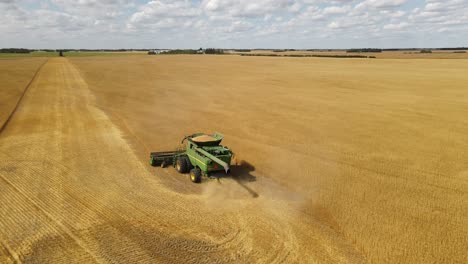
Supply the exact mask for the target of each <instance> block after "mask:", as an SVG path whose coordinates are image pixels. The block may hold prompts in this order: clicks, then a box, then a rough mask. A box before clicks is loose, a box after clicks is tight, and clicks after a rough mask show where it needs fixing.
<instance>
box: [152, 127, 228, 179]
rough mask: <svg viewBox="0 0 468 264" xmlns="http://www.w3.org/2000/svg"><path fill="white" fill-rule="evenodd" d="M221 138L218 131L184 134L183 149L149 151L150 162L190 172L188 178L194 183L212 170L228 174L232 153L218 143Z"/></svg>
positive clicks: (153, 164)
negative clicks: (210, 133) (208, 133)
mask: <svg viewBox="0 0 468 264" xmlns="http://www.w3.org/2000/svg"><path fill="white" fill-rule="evenodd" d="M223 138H224V136H223V135H221V134H219V133H215V134H213V135H207V134H204V133H196V134H193V135H190V136H186V137H184V139H182V142H181V144H183V143H184V141H187V143H186V145H185V149H180V150H176V151H164V152H151V154H150V164H151V166H161V167H163V168H164V167H165V166H167V165H172V166H173V167H175V168H176V170H177V171H178V172H180V173H187V172H190V180H191V181H192V182H194V183H200V182H201V177H202V176H209V174H210V173H212V172H216V171H224V172H225V173H226V174H228V173H229V169H230V164H231V158H232V156H233V153H232V151H231V150H230V149H229V148H227V147H225V146H222V145H220V144H221V141H222V140H223Z"/></svg>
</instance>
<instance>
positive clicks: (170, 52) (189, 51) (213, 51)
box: [148, 48, 224, 55]
mask: <svg viewBox="0 0 468 264" xmlns="http://www.w3.org/2000/svg"><path fill="white" fill-rule="evenodd" d="M148 54H150V55H154V54H157V53H156V52H149V53H148ZM159 54H167V55H173V54H224V50H223V49H214V48H208V49H205V50H203V49H198V50H194V49H175V50H166V51H162V52H161V53H159Z"/></svg>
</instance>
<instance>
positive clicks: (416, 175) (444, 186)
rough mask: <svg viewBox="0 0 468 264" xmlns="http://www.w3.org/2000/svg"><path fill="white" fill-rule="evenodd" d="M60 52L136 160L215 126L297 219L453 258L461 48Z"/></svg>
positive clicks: (406, 251)
mask: <svg viewBox="0 0 468 264" xmlns="http://www.w3.org/2000/svg"><path fill="white" fill-rule="evenodd" d="M71 62H72V63H73V64H74V65H75V66H77V68H78V69H79V70H80V72H81V74H82V76H83V77H84V79H85V80H86V82H87V83H88V85H89V88H90V89H91V91H92V92H93V93H94V94H95V96H96V98H97V105H98V107H100V108H102V109H103V110H104V111H106V112H107V113H109V115H110V116H112V117H113V118H114V120H115V122H116V123H118V124H119V125H120V127H121V128H122V130H124V131H126V132H127V139H128V140H129V141H130V142H132V145H133V146H134V149H135V151H136V153H137V155H138V156H140V158H141V160H142V161H143V160H146V158H147V154H148V151H157V150H161V151H162V150H169V149H173V148H175V147H176V146H177V143H178V141H179V140H180V139H181V137H182V136H183V135H185V134H190V133H193V132H199V131H202V132H213V131H219V132H222V133H224V134H225V136H226V138H225V141H224V143H225V144H226V145H228V146H229V147H231V148H232V149H233V150H234V151H235V152H236V154H237V155H236V161H235V162H237V163H239V164H244V165H243V166H247V165H245V164H249V165H248V168H249V169H250V171H251V172H250V173H251V174H253V175H255V176H257V177H258V178H268V179H272V180H273V181H275V182H278V183H280V184H281V185H283V186H286V187H287V188H288V189H290V190H292V191H294V192H295V193H298V194H300V195H301V197H302V198H301V199H303V200H304V201H303V208H302V209H301V210H302V212H304V214H301V215H300V217H310V218H313V219H318V220H319V221H322V222H323V223H325V224H327V225H329V226H330V228H332V229H334V230H335V231H337V232H338V233H340V234H342V236H343V237H344V238H345V239H346V240H348V241H349V242H350V243H352V244H353V245H354V246H355V248H356V249H357V250H358V251H359V252H361V254H362V255H363V256H365V258H367V259H368V260H369V261H370V262H373V263H377V262H383V261H385V262H392V263H395V262H405V263H415V262H420V263H428V262H464V261H467V253H466V245H467V244H468V236H467V234H468V206H467V201H468V195H467V192H468V163H467V160H468V151H467V147H468V122H467V121H466V120H467V119H466V116H468V90H467V87H468V86H467V84H468V74H467V72H468V61H467V60H464V59H459V60H442V59H437V60H436V59H434V60H427V59H426V60H417V59H412V60H399V59H386V60H378V59H377V60H369V59H328V58H324V59H321V58H265V57H238V56H148V57H106V58H104V57H95V58H73V59H71ZM155 171H156V173H159V174H161V173H162V170H160V169H157V170H155ZM168 173H169V172H168ZM165 177H167V176H165ZM185 181H186V179H185V178H184V179H182V180H181V179H179V178H177V176H176V175H175V174H171V173H170V176H169V179H168V180H167V185H168V186H169V187H170V188H173V189H175V190H176V191H180V192H183V191H184V188H185V186H186V185H185ZM253 188H255V185H254V187H253ZM259 195H262V193H259Z"/></svg>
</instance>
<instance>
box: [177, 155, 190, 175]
mask: <svg viewBox="0 0 468 264" xmlns="http://www.w3.org/2000/svg"><path fill="white" fill-rule="evenodd" d="M188 162H190V161H188V158H187V157H184V156H181V157H178V158H177V161H176V169H177V171H178V172H180V173H186V172H188V171H189V168H188Z"/></svg>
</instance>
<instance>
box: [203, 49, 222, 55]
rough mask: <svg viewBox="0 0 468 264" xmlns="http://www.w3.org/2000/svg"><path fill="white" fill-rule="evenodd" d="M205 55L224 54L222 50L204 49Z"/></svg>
mask: <svg viewBox="0 0 468 264" xmlns="http://www.w3.org/2000/svg"><path fill="white" fill-rule="evenodd" d="M205 54H224V50H223V49H213V48H209V49H205Z"/></svg>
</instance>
